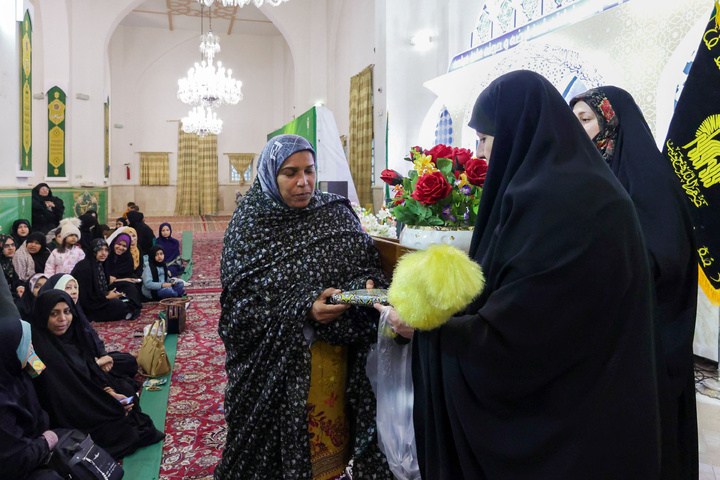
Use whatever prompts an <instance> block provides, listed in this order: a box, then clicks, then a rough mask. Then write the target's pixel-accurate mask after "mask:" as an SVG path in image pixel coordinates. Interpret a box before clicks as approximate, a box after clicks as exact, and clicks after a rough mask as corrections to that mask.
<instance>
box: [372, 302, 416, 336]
mask: <svg viewBox="0 0 720 480" xmlns="http://www.w3.org/2000/svg"><path fill="white" fill-rule="evenodd" d="M373 306H374V307H375V310H377V311H378V312H380V313H382V312H383V310H384V309H386V308H387V309H388V322H389V323H390V328H391V329H392V331H393V332H395V333H397V334H398V335H400V336H401V337H404V338H410V339H412V338H413V335H414V334H415V329H414V328H413V327H411V326H409V325H408V324H407V323H405V322H403V321H402V319H401V318H400V315H398V313H397V311H396V310H395V309H394V308H392V307H388V306H386V305H380V304H379V303H376V304H375V305H373Z"/></svg>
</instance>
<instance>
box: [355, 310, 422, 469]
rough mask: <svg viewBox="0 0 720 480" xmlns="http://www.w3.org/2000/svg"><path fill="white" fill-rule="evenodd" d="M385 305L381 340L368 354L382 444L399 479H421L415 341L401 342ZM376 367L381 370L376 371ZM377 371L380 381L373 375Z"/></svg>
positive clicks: (379, 331) (388, 460)
mask: <svg viewBox="0 0 720 480" xmlns="http://www.w3.org/2000/svg"><path fill="white" fill-rule="evenodd" d="M390 309H391V307H385V309H384V310H383V312H382V314H381V315H380V322H379V325H378V343H377V346H376V348H375V350H374V352H371V355H369V356H368V368H367V369H368V375H369V376H370V378H371V383H372V384H373V388H374V389H375V396H376V397H377V426H378V444H379V446H380V450H381V451H382V452H383V453H384V454H385V456H386V457H387V462H388V465H389V466H390V470H391V471H392V473H393V474H394V475H395V477H396V478H397V479H398V480H419V479H420V467H419V466H418V461H417V450H416V449H415V429H414V428H413V384H412V343H408V344H407V345H398V344H397V343H396V342H395V340H394V339H393V337H394V334H393V332H392V330H391V328H390V324H389V323H388V316H389V311H390ZM373 370H377V372H374V371H373ZM374 373H376V374H377V380H376V382H374V381H373V380H372V375H373V374H374Z"/></svg>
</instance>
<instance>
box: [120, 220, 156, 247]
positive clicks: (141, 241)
mask: <svg viewBox="0 0 720 480" xmlns="http://www.w3.org/2000/svg"><path fill="white" fill-rule="evenodd" d="M143 218H144V215H143V214H142V213H141V212H137V211H131V212H128V214H127V219H128V222H130V227H131V228H133V229H134V230H135V232H136V235H137V239H138V240H137V246H138V248H139V249H140V251H141V252H142V253H143V254H144V253H147V252H149V251H150V249H151V248H152V246H153V244H154V243H155V234H154V233H153V231H152V228H150V227H149V226H148V225H147V224H146V223H145V222H144V221H143Z"/></svg>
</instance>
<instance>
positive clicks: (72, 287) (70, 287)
mask: <svg viewBox="0 0 720 480" xmlns="http://www.w3.org/2000/svg"><path fill="white" fill-rule="evenodd" d="M65 293H67V294H68V295H70V298H72V299H73V302H75V303H77V301H78V298H79V297H80V288H78V283H77V282H76V281H75V280H70V281H69V282H67V283H66V284H65Z"/></svg>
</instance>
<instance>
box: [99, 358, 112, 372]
mask: <svg viewBox="0 0 720 480" xmlns="http://www.w3.org/2000/svg"><path fill="white" fill-rule="evenodd" d="M95 363H97V364H98V366H99V367H100V368H101V369H102V371H103V372H109V371H110V370H112V367H113V365H114V363H115V362H114V361H113V359H112V357H111V356H110V355H105V356H103V357H100V358H96V359H95Z"/></svg>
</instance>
